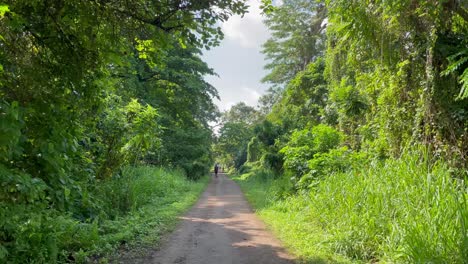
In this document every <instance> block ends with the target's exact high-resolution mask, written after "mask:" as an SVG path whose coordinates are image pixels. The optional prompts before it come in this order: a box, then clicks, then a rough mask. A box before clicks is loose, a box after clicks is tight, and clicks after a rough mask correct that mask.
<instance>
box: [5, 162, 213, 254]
mask: <svg viewBox="0 0 468 264" xmlns="http://www.w3.org/2000/svg"><path fill="white" fill-rule="evenodd" d="M208 180H209V177H204V178H202V179H200V180H199V181H191V180H188V179H187V177H186V176H185V175H184V173H182V172H181V171H178V170H166V169H161V168H155V167H136V168H126V169H125V170H124V171H123V172H122V173H121V175H120V176H117V177H113V178H111V179H107V180H105V181H99V182H97V181H96V182H94V183H90V184H89V186H86V185H81V186H80V185H77V186H76V188H77V189H78V190H77V191H76V192H75V193H77V194H79V195H75V196H73V193H72V194H69V196H68V197H69V198H68V199H69V200H70V203H69V204H70V205H71V207H70V208H67V210H65V211H57V210H53V209H51V208H49V207H48V204H47V202H43V203H39V202H36V203H32V202H30V203H27V202H24V203H22V204H15V203H6V202H4V201H2V200H1V199H0V205H2V206H1V207H0V216H1V217H0V219H1V221H0V242H1V243H0V262H1V263H89V262H99V263H107V262H109V261H111V262H113V261H112V260H114V259H115V258H116V257H118V256H117V255H119V253H122V252H128V251H131V250H133V249H138V248H144V247H145V246H147V245H152V246H154V245H155V244H157V242H158V241H159V240H160V238H161V235H162V234H164V233H167V232H169V231H171V230H172V229H173V228H174V227H175V225H176V224H177V222H178V221H177V217H178V216H179V215H180V214H182V213H183V212H184V211H186V210H187V209H188V208H189V207H190V206H191V205H192V204H193V203H194V202H195V201H196V200H197V199H198V196H199V195H200V193H201V192H202V191H203V189H204V187H205V186H206V184H207V182H208ZM39 187H40V186H39ZM39 187H35V186H32V187H29V188H30V189H31V192H32V191H34V190H35V189H34V188H36V189H39ZM39 190H40V189H39ZM72 199H73V200H72ZM43 200H44V201H47V200H46V199H43Z"/></svg>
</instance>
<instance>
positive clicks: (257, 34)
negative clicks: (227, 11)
mask: <svg viewBox="0 0 468 264" xmlns="http://www.w3.org/2000/svg"><path fill="white" fill-rule="evenodd" d="M247 5H249V10H248V13H247V14H245V15H244V17H241V16H239V15H236V16H232V17H231V18H229V20H228V21H226V22H224V23H223V24H222V25H221V28H222V30H223V32H224V34H225V36H226V37H227V38H228V39H232V40H235V41H238V42H239V44H240V45H241V46H242V47H244V48H258V47H260V45H261V44H263V43H264V42H265V41H266V40H267V39H268V37H269V33H268V30H267V29H266V26H265V25H264V24H263V22H262V20H263V17H262V15H261V10H260V0H248V1H247Z"/></svg>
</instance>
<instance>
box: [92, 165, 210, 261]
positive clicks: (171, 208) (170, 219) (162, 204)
mask: <svg viewBox="0 0 468 264" xmlns="http://www.w3.org/2000/svg"><path fill="white" fill-rule="evenodd" d="M126 173H127V177H125V178H124V179H122V181H123V182H118V181H113V182H112V183H111V184H110V185H111V186H107V187H110V189H111V190H115V189H118V188H120V189H122V187H123V186H125V187H123V192H125V194H118V195H117V197H118V198H117V200H120V199H119V198H122V197H124V203H125V204H126V205H127V204H128V206H130V213H129V214H127V215H125V216H123V217H117V218H116V219H114V220H107V221H104V222H103V223H102V226H101V231H102V235H101V239H100V240H101V243H100V244H101V245H102V246H103V247H101V248H96V253H98V254H100V255H104V256H106V255H107V256H108V255H109V254H110V257H111V258H115V257H118V256H115V249H116V247H118V248H119V249H124V251H126V253H128V251H130V255H135V253H136V254H138V255H140V251H141V250H144V249H145V248H146V247H147V246H150V247H154V245H157V243H158V242H159V240H160V239H161V236H162V235H163V234H166V233H168V232H170V231H172V230H173V229H174V228H175V226H176V224H177V223H178V221H177V217H178V216H179V215H181V214H182V213H184V212H185V211H186V210H187V209H188V208H190V206H191V205H193V204H194V203H195V202H196V201H197V199H198V197H199V195H200V194H201V192H202V191H203V190H204V187H205V186H206V184H207V183H208V181H209V177H203V178H202V179H200V180H199V181H190V180H188V179H187V178H186V177H185V175H183V173H182V172H179V171H167V170H164V169H159V168H151V167H140V168H131V169H130V170H128V171H127V172H126ZM103 193H107V194H109V192H103ZM115 204H116V203H115V202H114V203H112V206H115ZM127 257H128V256H127ZM105 259H106V258H104V259H101V260H100V261H102V260H105Z"/></svg>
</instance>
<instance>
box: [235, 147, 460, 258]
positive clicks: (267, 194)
mask: <svg viewBox="0 0 468 264" xmlns="http://www.w3.org/2000/svg"><path fill="white" fill-rule="evenodd" d="M262 174H265V172H262V173H260V176H259V174H258V173H256V171H253V172H250V173H248V174H244V175H241V176H239V177H237V178H236V180H237V182H238V183H239V184H240V185H241V187H242V189H243V190H244V192H245V193H246V196H247V198H248V200H249V201H250V202H251V203H252V205H253V206H254V207H255V208H256V209H257V212H258V214H259V216H260V217H261V218H262V219H263V220H264V221H265V222H266V223H267V225H269V226H270V227H271V228H272V230H273V231H274V232H275V233H276V235H277V236H278V237H279V238H280V239H281V240H283V242H284V243H285V245H286V246H287V247H288V248H289V249H290V251H291V252H292V253H294V254H295V255H297V256H298V257H299V258H300V259H301V260H302V261H303V262H305V263H322V262H323V263H336V262H345V263H346V262H358V263H359V262H364V263H373V262H383V263H395V262H397V263H467V260H468V228H467V227H468V225H467V224H468V203H467V201H468V194H467V188H466V184H465V183H464V181H461V180H456V179H454V178H452V176H451V174H450V170H449V169H447V167H446V166H445V165H444V164H443V163H435V164H432V165H429V164H428V163H427V162H426V161H424V158H421V155H420V154H419V153H411V154H408V155H405V156H404V157H403V158H401V159H398V160H392V159H390V160H387V161H386V162H373V163H371V164H370V165H369V166H367V167H364V168H360V169H356V170H354V171H350V172H348V173H338V174H332V175H329V176H328V177H325V178H324V179H322V180H321V181H320V182H319V183H318V184H317V185H316V187H314V189H311V190H309V191H299V193H296V194H294V195H289V196H287V195H285V193H284V191H283V190H284V189H288V188H289V187H287V185H288V184H289V183H288V179H284V178H279V179H272V178H271V177H270V178H268V177H265V175H263V176H262ZM285 186H286V187H285Z"/></svg>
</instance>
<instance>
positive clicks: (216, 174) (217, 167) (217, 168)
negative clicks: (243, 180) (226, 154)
mask: <svg viewBox="0 0 468 264" xmlns="http://www.w3.org/2000/svg"><path fill="white" fill-rule="evenodd" d="M218 170H219V165H218V163H216V164H215V166H214V173H215V177H216V178H218Z"/></svg>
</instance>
